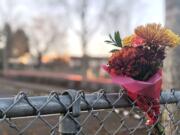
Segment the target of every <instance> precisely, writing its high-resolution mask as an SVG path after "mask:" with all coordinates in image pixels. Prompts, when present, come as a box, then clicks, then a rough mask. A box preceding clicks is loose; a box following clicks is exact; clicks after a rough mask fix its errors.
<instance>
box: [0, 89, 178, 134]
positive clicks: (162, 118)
mask: <svg viewBox="0 0 180 135" xmlns="http://www.w3.org/2000/svg"><path fill="white" fill-rule="evenodd" d="M137 101H138V99H137V100H136V101H132V100H130V99H129V98H128V96H127V94H126V93H125V92H124V91H119V92H116V93H106V92H105V91H103V90H100V91H98V92H95V93H89V94H86V93H85V92H84V91H76V90H67V91H65V92H63V93H58V92H51V93H50V94H49V95H48V96H34V97H28V96H27V94H26V93H24V92H20V93H19V94H17V95H16V96H15V97H11V98H0V134H1V135H16V134H18V135H22V134H23V135H49V134H50V135H60V134H62V135H146V134H147V135H156V134H157V132H155V128H154V127H155V125H156V123H157V122H160V123H161V124H160V125H161V127H162V129H164V134H166V135H180V115H179V114H180V111H179V109H180V104H179V101H180V91H175V90H171V91H163V92H162V93H161V98H160V104H161V106H160V114H159V117H158V121H157V122H156V123H155V124H153V125H152V126H146V124H145V122H146V113H147V112H143V111H141V110H140V109H139V108H138V107H137V106H136V102H137ZM151 109H152V108H151V107H150V108H149V109H148V111H150V110H151Z"/></svg>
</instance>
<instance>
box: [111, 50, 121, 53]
mask: <svg viewBox="0 0 180 135" xmlns="http://www.w3.org/2000/svg"><path fill="white" fill-rule="evenodd" d="M116 51H119V50H118V49H113V50H111V51H110V52H111V53H114V52H116Z"/></svg>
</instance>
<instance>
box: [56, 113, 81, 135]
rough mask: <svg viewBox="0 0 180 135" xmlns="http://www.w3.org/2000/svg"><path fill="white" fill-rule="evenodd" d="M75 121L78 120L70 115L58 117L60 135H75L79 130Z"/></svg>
mask: <svg viewBox="0 0 180 135" xmlns="http://www.w3.org/2000/svg"><path fill="white" fill-rule="evenodd" d="M77 119H78V118H76V117H73V116H72V115H71V116H70V115H67V116H60V119H59V120H60V122H61V124H60V126H59V132H60V135H76V134H77V132H78V131H79V130H80V125H79V124H78V123H77V122H76V121H78V120H77Z"/></svg>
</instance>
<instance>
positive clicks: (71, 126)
mask: <svg viewBox="0 0 180 135" xmlns="http://www.w3.org/2000/svg"><path fill="white" fill-rule="evenodd" d="M63 95H68V96H69V98H70V100H71V103H72V105H71V107H70V108H68V109H71V110H72V111H71V112H67V113H66V114H65V115H62V116H60V118H59V123H60V125H59V132H60V135H76V134H77V133H78V131H79V130H80V124H79V122H78V117H79V115H80V111H81V108H80V103H81V97H80V95H79V92H78V91H76V90H67V91H65V92H64V93H63Z"/></svg>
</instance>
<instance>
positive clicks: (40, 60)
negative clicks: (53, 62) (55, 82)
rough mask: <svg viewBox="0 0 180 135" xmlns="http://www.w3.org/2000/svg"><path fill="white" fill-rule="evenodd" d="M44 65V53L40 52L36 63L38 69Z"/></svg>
mask: <svg viewBox="0 0 180 135" xmlns="http://www.w3.org/2000/svg"><path fill="white" fill-rule="evenodd" d="M41 67H42V53H40V52H39V53H38V56H37V65H36V68H37V69H40V68H41Z"/></svg>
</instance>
